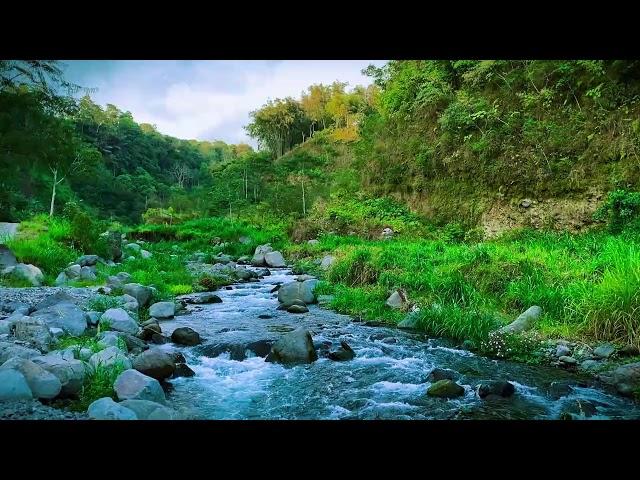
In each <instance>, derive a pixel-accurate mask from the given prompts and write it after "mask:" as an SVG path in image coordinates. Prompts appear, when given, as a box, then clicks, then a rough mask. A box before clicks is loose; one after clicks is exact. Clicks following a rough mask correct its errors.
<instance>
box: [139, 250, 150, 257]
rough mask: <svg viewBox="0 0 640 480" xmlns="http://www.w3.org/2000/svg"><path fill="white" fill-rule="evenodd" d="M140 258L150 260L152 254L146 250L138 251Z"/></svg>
mask: <svg viewBox="0 0 640 480" xmlns="http://www.w3.org/2000/svg"><path fill="white" fill-rule="evenodd" d="M140 256H141V257H142V258H151V257H153V253H151V252H150V251H148V250H140Z"/></svg>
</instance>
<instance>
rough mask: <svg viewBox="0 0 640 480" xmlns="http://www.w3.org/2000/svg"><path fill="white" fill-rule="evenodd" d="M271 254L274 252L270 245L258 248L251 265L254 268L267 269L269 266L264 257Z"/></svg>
mask: <svg viewBox="0 0 640 480" xmlns="http://www.w3.org/2000/svg"><path fill="white" fill-rule="evenodd" d="M270 252H273V248H272V247H271V245H270V244H268V243H267V244H265V245H259V246H257V247H256V250H255V252H254V254H253V258H252V259H251V265H253V266H254V267H267V266H268V265H267V264H266V262H265V258H264V257H265V255H266V254H267V253H270Z"/></svg>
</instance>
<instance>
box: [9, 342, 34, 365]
mask: <svg viewBox="0 0 640 480" xmlns="http://www.w3.org/2000/svg"><path fill="white" fill-rule="evenodd" d="M40 355H42V354H41V353H40V352H39V351H38V350H35V349H33V348H27V347H23V346H22V345H16V344H15V343H13V342H0V364H2V363H4V362H6V361H7V360H9V359H10V358H13V357H19V358H29V359H31V358H34V357H39V356H40Z"/></svg>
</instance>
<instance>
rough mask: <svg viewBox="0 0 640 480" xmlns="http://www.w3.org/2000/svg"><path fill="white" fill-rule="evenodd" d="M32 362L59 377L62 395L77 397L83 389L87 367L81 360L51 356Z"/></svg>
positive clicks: (33, 359)
mask: <svg viewBox="0 0 640 480" xmlns="http://www.w3.org/2000/svg"><path fill="white" fill-rule="evenodd" d="M31 361H32V362H33V363H36V364H38V365H40V366H41V367H42V368H44V369H45V370H46V371H48V372H51V373H53V374H54V375H55V376H56V377H58V380H60V383H61V384H62V390H61V391H60V394H61V395H64V396H68V395H76V394H78V393H79V392H80V390H81V389H82V384H83V382H84V376H85V366H84V364H83V363H82V362H81V361H80V360H65V359H63V358H62V357H60V356H59V355H55V354H49V355H45V356H42V357H34V358H32V359H31Z"/></svg>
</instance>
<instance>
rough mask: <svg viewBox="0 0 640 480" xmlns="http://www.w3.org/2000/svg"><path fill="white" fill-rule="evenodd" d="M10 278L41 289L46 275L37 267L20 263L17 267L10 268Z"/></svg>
mask: <svg viewBox="0 0 640 480" xmlns="http://www.w3.org/2000/svg"><path fill="white" fill-rule="evenodd" d="M9 268H10V269H11V271H10V272H9V276H10V277H12V278H15V279H17V280H24V281H26V282H28V283H30V284H31V285H33V286H34V287H40V286H41V285H42V283H43V282H44V275H43V273H42V270H40V269H39V268H38V267H36V266H35V265H31V264H25V263H18V264H17V265H16V266H15V267H9Z"/></svg>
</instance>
